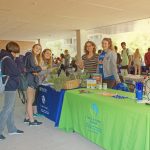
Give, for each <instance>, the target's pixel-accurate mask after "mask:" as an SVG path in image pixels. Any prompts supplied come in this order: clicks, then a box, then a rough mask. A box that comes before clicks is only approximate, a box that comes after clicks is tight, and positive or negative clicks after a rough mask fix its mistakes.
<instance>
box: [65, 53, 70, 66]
mask: <svg viewBox="0 0 150 150" xmlns="http://www.w3.org/2000/svg"><path fill="white" fill-rule="evenodd" d="M64 57H65V64H64V65H65V68H68V67H69V65H70V58H71V57H70V54H69V52H68V50H65V51H64Z"/></svg>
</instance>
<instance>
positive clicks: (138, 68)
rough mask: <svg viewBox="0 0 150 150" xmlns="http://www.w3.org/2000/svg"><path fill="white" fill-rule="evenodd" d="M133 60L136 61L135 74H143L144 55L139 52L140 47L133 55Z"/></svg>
mask: <svg viewBox="0 0 150 150" xmlns="http://www.w3.org/2000/svg"><path fill="white" fill-rule="evenodd" d="M133 62H134V68H135V75H137V74H139V75H140V74H141V62H142V57H141V54H140V52H139V49H138V48H137V49H136V51H135V53H134V55H133Z"/></svg>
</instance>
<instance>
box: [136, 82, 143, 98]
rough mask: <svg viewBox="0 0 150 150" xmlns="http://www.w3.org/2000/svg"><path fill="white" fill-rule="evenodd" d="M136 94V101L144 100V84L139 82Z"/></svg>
mask: <svg viewBox="0 0 150 150" xmlns="http://www.w3.org/2000/svg"><path fill="white" fill-rule="evenodd" d="M135 93H136V99H137V100H142V99H143V83H142V82H137V83H136V85H135Z"/></svg>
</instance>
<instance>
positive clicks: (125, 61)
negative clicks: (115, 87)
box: [121, 42, 131, 76]
mask: <svg viewBox="0 0 150 150" xmlns="http://www.w3.org/2000/svg"><path fill="white" fill-rule="evenodd" d="M121 47H122V52H121V57H122V62H121V65H122V70H121V71H122V76H126V75H127V74H128V69H129V68H130V65H131V54H130V50H129V49H128V48H127V47H126V43H125V42H122V43H121Z"/></svg>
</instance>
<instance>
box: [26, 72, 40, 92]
mask: <svg viewBox="0 0 150 150" xmlns="http://www.w3.org/2000/svg"><path fill="white" fill-rule="evenodd" d="M27 81H28V87H30V88H33V89H37V87H38V86H39V78H38V76H35V75H33V74H32V73H29V74H27Z"/></svg>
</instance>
